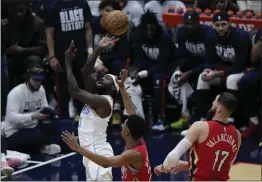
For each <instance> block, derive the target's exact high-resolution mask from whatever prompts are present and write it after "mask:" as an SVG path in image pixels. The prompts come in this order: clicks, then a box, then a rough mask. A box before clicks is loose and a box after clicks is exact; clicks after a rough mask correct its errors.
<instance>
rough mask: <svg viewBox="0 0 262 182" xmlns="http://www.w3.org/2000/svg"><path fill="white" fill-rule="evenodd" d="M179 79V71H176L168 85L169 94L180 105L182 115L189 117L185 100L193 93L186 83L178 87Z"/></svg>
mask: <svg viewBox="0 0 262 182" xmlns="http://www.w3.org/2000/svg"><path fill="white" fill-rule="evenodd" d="M180 79H181V71H179V70H177V71H175V72H174V73H173V75H172V77H171V79H170V82H169V84H168V91H169V93H170V94H171V95H172V96H173V97H174V98H175V99H176V100H177V102H178V103H179V104H180V105H182V114H183V115H184V116H189V111H188V108H187V99H188V97H189V96H190V95H191V94H192V93H193V92H194V90H193V89H192V87H191V85H190V84H189V83H188V82H186V83H184V84H183V85H179V81H180Z"/></svg>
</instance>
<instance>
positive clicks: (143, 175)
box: [121, 139, 152, 181]
mask: <svg viewBox="0 0 262 182" xmlns="http://www.w3.org/2000/svg"><path fill="white" fill-rule="evenodd" d="M129 150H136V151H138V152H140V154H141V155H142V158H143V166H142V168H141V169H140V170H136V169H134V168H132V167H130V166H128V165H125V166H122V168H121V173H122V180H123V181H151V175H152V173H151V166H150V162H149V159H148V153H147V146H146V144H145V142H144V140H143V139H141V144H140V145H137V146H134V147H133V148H131V149H129Z"/></svg>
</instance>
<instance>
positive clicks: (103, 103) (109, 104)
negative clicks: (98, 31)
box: [65, 37, 119, 181]
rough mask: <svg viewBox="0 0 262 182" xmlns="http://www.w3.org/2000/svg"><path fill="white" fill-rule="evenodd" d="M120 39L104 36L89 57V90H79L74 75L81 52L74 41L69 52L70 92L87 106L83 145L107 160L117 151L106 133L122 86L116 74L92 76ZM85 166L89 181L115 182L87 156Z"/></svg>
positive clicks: (80, 125)
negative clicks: (101, 57)
mask: <svg viewBox="0 0 262 182" xmlns="http://www.w3.org/2000/svg"><path fill="white" fill-rule="evenodd" d="M117 40H118V39H116V38H114V37H103V39H102V40H101V41H100V42H99V45H98V46H97V48H96V49H95V50H94V52H93V53H92V54H91V55H90V56H89V58H88V60H87V61H86V63H85V65H84V67H83V69H82V70H81V72H82V76H83V78H84V82H85V90H83V89H80V88H79V87H78V85H77V82H76V80H75V76H74V74H73V73H72V61H74V59H75V54H76V51H77V50H76V48H75V46H74V42H73V41H72V42H71V45H70V47H69V48H68V50H67V51H66V52H65V65H66V76H67V82H68V92H69V93H70V95H71V96H72V97H73V98H75V99H78V100H80V101H81V102H83V103H84V104H85V105H84V107H83V109H82V111H81V114H80V118H79V123H78V134H79V141H80V145H81V146H82V147H84V148H87V149H89V150H91V151H92V152H95V153H98V154H100V155H103V156H107V157H110V156H114V153H113V149H112V147H111V145H110V144H109V143H108V142H107V139H106V137H107V135H106V130H107V126H108V122H109V120H110V117H111V115H112V111H113V96H114V95H115V94H116V93H117V91H118V90H119V87H118V85H117V83H116V81H115V76H114V75H110V74H107V75H105V76H103V77H102V78H101V79H100V80H98V81H97V82H96V81H95V80H94V79H93V77H92V73H93V70H94V66H95V64H96V60H97V58H98V56H99V54H100V52H101V51H102V50H103V49H105V48H107V47H109V46H112V45H114V44H115V42H116V41H117ZM83 163H84V166H85V168H86V178H87V180H91V181H94V180H111V179H112V169H111V168H103V167H101V166H98V165H97V164H96V163H93V162H92V161H90V160H89V159H88V158H86V157H84V158H83Z"/></svg>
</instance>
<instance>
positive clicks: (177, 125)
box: [170, 116, 189, 129]
mask: <svg viewBox="0 0 262 182" xmlns="http://www.w3.org/2000/svg"><path fill="white" fill-rule="evenodd" d="M188 121H189V118H188V117H185V116H181V117H180V118H179V120H177V121H175V122H173V123H171V125H170V127H171V128H173V129H181V128H185V127H186V126H188V124H189V122H188Z"/></svg>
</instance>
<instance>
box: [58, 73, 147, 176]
mask: <svg viewBox="0 0 262 182" xmlns="http://www.w3.org/2000/svg"><path fill="white" fill-rule="evenodd" d="M127 75H128V72H127V70H123V71H122V74H120V79H117V78H116V83H117V84H118V86H119V88H120V92H121V95H122V98H123V101H124V105H125V108H126V110H127V113H128V114H129V116H128V118H127V120H126V121H125V123H124V124H123V125H122V132H121V135H122V138H123V139H124V141H125V144H126V145H125V149H126V150H125V151H124V152H123V153H122V154H120V155H117V156H109V155H107V156H106V155H103V154H102V153H97V152H96V151H94V150H92V148H87V147H84V146H81V142H80V145H79V144H78V143H77V139H76V137H75V136H74V134H70V133H69V132H68V131H65V132H63V133H62V139H63V141H64V142H65V143H66V144H67V145H68V146H69V147H70V148H71V149H72V150H74V151H76V152H78V153H79V154H81V155H83V156H84V158H87V159H89V160H90V161H92V162H93V163H95V164H97V165H99V166H102V167H103V168H104V169H107V168H110V167H122V168H121V173H122V180H123V181H134V180H135V181H149V180H150V179H151V167H150V162H149V159H148V153H147V146H146V144H145V142H144V140H143V139H141V138H142V135H143V133H144V132H145V131H146V128H147V125H146V121H145V120H144V119H143V118H141V117H140V116H138V115H135V113H136V108H135V106H134V104H133V103H132V101H131V99H130V98H129V96H128V94H127V92H126V90H125V87H124V81H125V79H126V77H127ZM86 122H89V121H86Z"/></svg>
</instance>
